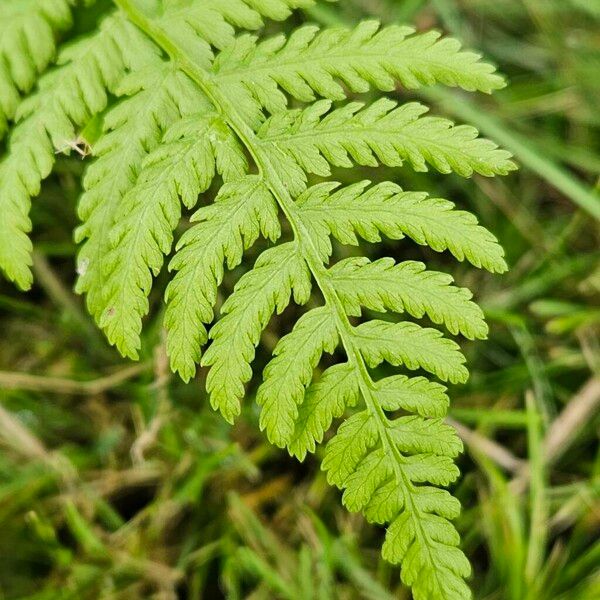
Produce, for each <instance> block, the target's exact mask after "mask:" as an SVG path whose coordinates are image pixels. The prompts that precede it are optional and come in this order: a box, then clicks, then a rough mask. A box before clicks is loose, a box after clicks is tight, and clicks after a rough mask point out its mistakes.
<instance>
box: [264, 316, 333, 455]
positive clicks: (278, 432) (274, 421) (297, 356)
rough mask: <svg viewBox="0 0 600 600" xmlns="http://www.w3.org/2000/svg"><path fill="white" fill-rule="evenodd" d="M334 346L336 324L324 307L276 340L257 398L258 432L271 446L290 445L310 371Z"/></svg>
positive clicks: (299, 321)
mask: <svg viewBox="0 0 600 600" xmlns="http://www.w3.org/2000/svg"><path fill="white" fill-rule="evenodd" d="M337 344H338V332H337V330H336V327H335V321H334V319H333V315H332V314H331V312H330V311H329V310H328V309H327V308H325V307H321V308H314V309H313V310H311V311H309V312H308V313H306V314H305V315H303V316H302V317H301V318H300V319H299V320H298V322H297V323H296V325H295V327H294V329H293V330H292V332H291V333H288V334H287V335H286V336H284V337H283V338H281V340H279V343H278V344H277V346H276V347H275V350H274V351H273V355H274V357H275V358H273V360H272V361H271V362H270V363H269V364H268V365H267V368H266V369H265V372H264V381H263V383H262V384H261V386H260V387H259V388H258V393H257V395H256V402H257V403H258V405H259V406H260V407H261V413H260V428H261V430H264V431H266V432H267V437H268V438H269V441H271V443H273V444H275V445H277V446H279V447H281V448H283V447H284V446H285V444H287V443H288V442H289V441H290V439H291V437H292V435H293V433H294V423H295V421H296V419H297V418H298V405H299V404H300V403H301V402H302V401H303V399H304V392H305V390H306V386H307V385H308V384H309V383H310V381H311V379H312V374H313V370H314V368H315V367H316V366H317V363H318V362H319V360H320V358H321V355H322V353H323V352H330V353H331V352H333V351H334V350H335V347H336V346H337Z"/></svg>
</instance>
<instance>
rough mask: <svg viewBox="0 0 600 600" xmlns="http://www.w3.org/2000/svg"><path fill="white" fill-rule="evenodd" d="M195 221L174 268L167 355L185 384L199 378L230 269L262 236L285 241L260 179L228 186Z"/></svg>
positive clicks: (179, 248)
mask: <svg viewBox="0 0 600 600" xmlns="http://www.w3.org/2000/svg"><path fill="white" fill-rule="evenodd" d="M192 221H194V222H197V225H195V226H194V227H192V228H191V229H190V230H189V231H187V232H186V233H185V234H184V235H183V236H182V238H181V239H180V241H179V243H178V244H177V254H176V255H175V257H174V258H173V260H172V261H171V264H170V265H169V268H170V269H172V270H175V271H177V273H176V275H175V276H174V277H173V280H172V281H171V283H170V284H169V286H168V288H167V293H166V301H167V310H166V314H165V327H166V329H167V350H168V352H169V356H170V358H171V366H172V368H173V369H174V370H176V371H178V372H179V373H180V374H181V376H182V377H183V378H184V379H189V378H190V377H192V376H193V375H194V373H195V371H196V363H198V362H199V361H200V349H201V347H202V345H203V344H204V343H205V342H206V340H207V333H206V328H205V325H207V324H209V323H210V322H211V321H212V320H213V306H214V304H215V301H216V298H217V289H218V286H219V285H220V284H221V281H222V279H223V274H224V271H225V265H224V263H226V264H227V268H229V269H233V268H234V267H236V266H237V265H238V264H239V263H240V261H241V260H242V256H243V253H244V250H245V249H247V248H249V247H250V246H251V245H252V244H254V242H255V241H256V239H257V238H258V236H259V235H261V234H262V235H263V236H264V237H265V238H268V239H270V240H272V241H275V240H277V239H278V238H279V235H280V226H279V221H278V218H277V207H276V204H275V201H274V198H273V197H272V195H271V193H270V192H269V190H268V189H267V188H266V187H265V185H264V182H263V181H262V179H261V178H260V177H257V176H255V175H248V176H246V177H244V178H242V179H240V180H238V181H234V182H231V183H229V184H226V185H224V186H223V187H222V188H221V190H220V191H219V194H218V195H217V198H216V200H215V204H213V205H211V206H207V207H204V208H201V209H200V210H199V211H198V212H197V213H196V214H195V215H194V216H193V217H192ZM267 263H268V261H267ZM245 325H246V326H251V324H250V323H246V324H245ZM233 387H234V388H235V385H234V386H233ZM213 403H214V404H220V402H217V401H216V400H215V401H213Z"/></svg>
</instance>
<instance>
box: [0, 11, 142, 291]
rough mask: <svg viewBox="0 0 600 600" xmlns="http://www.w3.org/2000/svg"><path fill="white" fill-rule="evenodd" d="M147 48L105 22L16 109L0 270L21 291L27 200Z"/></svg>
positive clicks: (27, 280) (0, 201)
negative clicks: (81, 127) (56, 157)
mask: <svg viewBox="0 0 600 600" xmlns="http://www.w3.org/2000/svg"><path fill="white" fill-rule="evenodd" d="M148 45H149V43H148V41H147V40H145V39H144V38H143V37H141V34H140V33H139V32H138V31H136V30H135V28H134V27H133V26H132V25H130V24H129V23H128V22H127V21H124V20H123V19H120V18H117V17H112V18H108V19H107V20H105V21H104V23H103V25H102V27H101V29H100V30H99V31H98V32H97V33H96V34H95V35H94V36H92V37H90V38H86V39H84V40H81V41H79V42H77V43H75V44H73V45H71V46H69V47H67V48H65V49H64V50H63V51H62V52H61V54H60V56H59V57H58V63H59V65H60V67H59V68H58V69H56V70H55V71H51V72H49V73H47V74H46V75H44V77H42V79H41V80H40V82H39V84H38V88H39V89H38V91H37V93H36V94H34V95H33V96H31V97H29V98H28V99H27V100H26V101H24V102H22V103H21V105H20V106H19V111H18V113H17V119H18V120H19V123H18V125H17V126H16V127H15V129H14V130H13V132H12V134H11V136H10V138H9V152H8V154H7V156H6V158H4V160H3V161H2V162H1V163H0V213H1V214H2V216H3V218H2V220H1V221H0V269H1V270H2V271H4V272H5V273H6V275H7V277H8V278H9V279H11V280H13V281H14V282H15V283H16V284H17V285H18V286H19V287H20V288H22V289H28V288H29V287H30V286H31V283H32V276H31V271H30V268H29V267H30V265H31V242H30V240H29V238H28V236H27V233H28V232H29V230H30V229H31V223H30V221H29V208H30V204H31V198H32V197H33V196H36V195H37V194H38V193H39V191H40V184H41V181H42V180H43V179H45V178H46V177H47V176H48V175H49V174H50V171H51V170H52V166H53V164H54V161H55V153H56V152H57V151H65V150H68V149H69V146H68V144H69V141H72V140H75V139H76V138H77V134H76V126H81V125H83V124H84V123H86V122H87V121H88V120H89V119H90V118H91V117H92V116H93V115H94V114H96V113H99V112H100V111H101V110H103V109H104V107H105V106H106V102H107V91H106V90H107V89H112V88H114V87H115V86H116V84H117V82H118V81H119V79H120V78H121V77H122V76H123V73H124V70H125V68H126V67H127V66H128V65H131V64H133V63H134V62H136V61H137V60H138V58H137V57H139V56H140V54H143V53H144V52H145V51H147V48H148Z"/></svg>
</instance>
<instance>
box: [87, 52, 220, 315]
mask: <svg viewBox="0 0 600 600" xmlns="http://www.w3.org/2000/svg"><path fill="white" fill-rule="evenodd" d="M186 81H187V80H186V79H185V78H184V77H182V75H181V73H179V72H178V71H177V70H175V69H173V68H172V66H171V65H170V64H169V63H164V62H162V61H160V59H159V58H158V57H156V56H153V55H152V56H149V57H148V63H147V65H145V66H144V67H143V68H142V69H140V70H138V71H136V72H135V73H132V74H129V75H128V76H126V77H125V78H124V79H123V80H122V81H121V82H120V84H119V85H118V87H117V89H116V93H117V94H118V95H120V96H128V97H127V98H126V99H125V100H123V101H122V102H120V103H119V104H117V105H116V106H115V107H113V108H112V109H111V110H110V111H108V113H107V114H106V116H105V118H104V135H103V136H102V137H101V138H100V140H99V141H98V143H97V144H95V145H94V148H93V152H94V155H95V156H96V157H97V159H96V160H95V161H94V162H93V163H92V164H91V165H90V166H89V167H88V169H87V171H86V174H85V178H84V182H83V183H84V188H85V192H84V194H83V195H82V197H81V199H80V201H79V207H78V210H79V218H80V219H81V221H82V225H81V226H80V227H79V228H78V230H77V232H76V239H77V241H79V242H81V241H83V240H86V241H85V243H84V244H83V245H82V247H81V250H80V252H79V257H78V272H79V279H78V281H77V291H78V292H79V293H86V294H87V306H88V309H89V310H90V312H91V313H92V314H93V315H94V317H95V318H96V320H100V318H101V316H102V313H103V311H104V310H106V298H105V297H106V286H105V283H106V279H105V271H106V265H105V262H106V256H107V255H108V253H109V252H110V250H111V248H112V244H111V241H110V232H111V230H112V228H113V226H114V225H115V221H116V218H117V214H118V212H119V210H120V207H121V203H122V201H123V198H124V196H125V195H126V193H127V192H129V191H130V190H131V189H132V188H133V186H134V185H135V182H136V179H137V177H138V175H139V173H140V171H141V169H142V164H143V162H144V159H145V158H146V157H147V155H148V152H150V151H151V150H153V149H154V148H156V146H157V145H158V144H159V143H160V141H161V137H162V130H163V129H164V128H166V127H167V126H169V125H171V124H172V123H173V122H174V121H175V120H176V119H177V117H178V115H179V111H178V110H177V107H175V106H174V104H173V101H172V99H171V90H172V89H173V88H175V89H179V91H180V92H181V88H182V87H184V86H185V84H186ZM188 96H189V97H190V100H191V102H190V105H192V104H195V105H196V107H197V105H198V103H200V102H201V100H202V98H201V97H200V96H199V95H198V94H194V93H193V90H192V93H191V94H190V93H189V90H187V93H186V97H188ZM179 102H180V104H181V98H180V100H179ZM209 106H210V105H208V107H209ZM190 110H193V108H192V106H190Z"/></svg>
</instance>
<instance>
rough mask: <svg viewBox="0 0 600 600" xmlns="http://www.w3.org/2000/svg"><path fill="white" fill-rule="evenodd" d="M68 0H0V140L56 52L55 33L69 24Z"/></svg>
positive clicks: (70, 3)
mask: <svg viewBox="0 0 600 600" xmlns="http://www.w3.org/2000/svg"><path fill="white" fill-rule="evenodd" d="M72 4H73V2H72V1H71V0H26V1H23V0H21V1H20V2H14V1H13V2H0V140H1V139H2V137H3V136H4V134H5V133H6V131H7V130H8V124H9V121H10V120H12V119H13V118H14V116H15V114H16V112H17V107H18V106H19V103H20V101H21V96H22V95H23V94H27V93H29V92H30V91H31V89H32V88H33V86H34V85H35V82H36V79H37V77H38V76H39V75H40V74H41V73H43V72H44V71H45V70H46V68H47V67H48V65H49V64H50V62H51V61H52V60H53V59H54V55H55V53H56V42H55V36H56V35H57V34H58V33H59V32H62V31H65V30H67V29H68V28H69V27H70V26H71V23H72V18H71V5H72Z"/></svg>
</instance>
